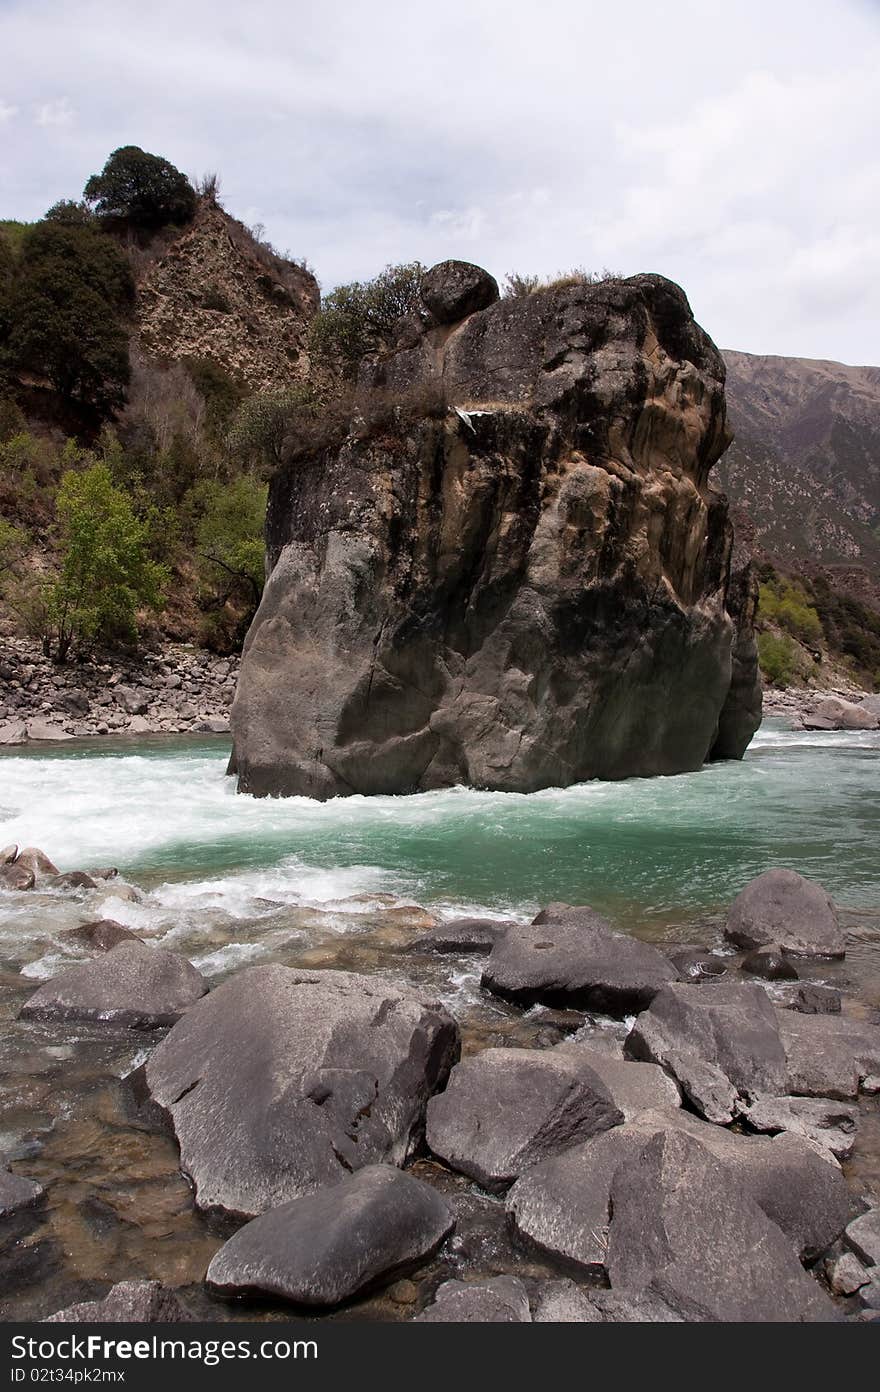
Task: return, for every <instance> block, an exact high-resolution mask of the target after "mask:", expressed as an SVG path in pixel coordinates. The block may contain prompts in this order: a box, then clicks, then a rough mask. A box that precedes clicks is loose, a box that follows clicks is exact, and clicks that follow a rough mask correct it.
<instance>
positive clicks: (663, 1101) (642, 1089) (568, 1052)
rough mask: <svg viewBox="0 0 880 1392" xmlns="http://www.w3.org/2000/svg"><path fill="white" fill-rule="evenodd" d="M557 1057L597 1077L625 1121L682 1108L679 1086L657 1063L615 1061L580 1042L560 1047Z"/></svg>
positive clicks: (555, 1052) (554, 1052)
mask: <svg viewBox="0 0 880 1392" xmlns="http://www.w3.org/2000/svg"><path fill="white" fill-rule="evenodd" d="M553 1057H554V1058H569V1059H571V1060H572V1062H573V1063H574V1064H575V1065H576V1066H581V1065H582V1066H583V1067H585V1068H588V1069H589V1070H590V1072H591V1073H594V1074H595V1075H596V1077H597V1078H598V1079H599V1080H600V1082H602V1084H603V1085H604V1086H605V1088H607V1090H608V1095H609V1097H610V1098H611V1100H612V1102H613V1103H614V1105H615V1107H617V1108H618V1110H619V1111H620V1112H621V1113H622V1114H623V1119H624V1121H634V1120H635V1118H636V1117H637V1116H639V1115H641V1113H642V1112H648V1111H656V1110H662V1109H665V1108H667V1107H680V1106H681V1092H680V1090H679V1087H678V1084H677V1083H676V1081H675V1079H674V1078H671V1077H670V1076H669V1074H668V1073H667V1072H666V1071H665V1069H663V1068H660V1067H659V1066H658V1065H657V1064H656V1063H636V1062H633V1061H631V1060H629V1059H624V1058H614V1057H612V1056H611V1055H610V1054H608V1053H607V1052H602V1051H601V1050H599V1049H596V1048H594V1047H593V1046H592V1045H591V1044H590V1043H588V1042H586V1041H585V1042H583V1043H582V1042H581V1041H580V1040H566V1041H565V1043H563V1044H557V1045H556V1047H555V1048H554V1050H553Z"/></svg>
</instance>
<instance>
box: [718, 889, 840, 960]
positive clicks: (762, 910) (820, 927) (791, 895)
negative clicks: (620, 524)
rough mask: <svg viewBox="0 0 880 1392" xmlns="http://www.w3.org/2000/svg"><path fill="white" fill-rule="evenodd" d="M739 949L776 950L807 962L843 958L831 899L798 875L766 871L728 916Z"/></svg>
mask: <svg viewBox="0 0 880 1392" xmlns="http://www.w3.org/2000/svg"><path fill="white" fill-rule="evenodd" d="M725 935H726V937H728V938H729V939H730V941H731V942H734V943H736V945H737V946H738V947H745V948H760V947H774V946H775V947H778V948H780V949H781V950H782V951H783V952H790V953H793V954H795V955H798V956H805V957H842V956H843V955H844V952H845V950H846V944H845V941H844V936H843V930H842V929H841V927H840V923H839V921H838V917H837V910H836V909H835V907H834V903H833V901H832V899H831V896H830V895H829V894H827V893H826V891H825V890H824V889H823V888H822V886H821V885H820V884H816V883H815V881H814V880H808V879H806V877H805V876H804V875H799V874H797V872H796V871H794V870H768V871H767V872H766V873H765V874H763V875H759V876H758V878H757V879H755V880H752V881H751V883H750V884H747V885H746V887H745V889H744V890H742V891H741V893H739V894H738V895H737V897H736V898H735V899H734V901H733V903H732V904H731V906H730V911H729V913H728V915H727V927H726V928H725Z"/></svg>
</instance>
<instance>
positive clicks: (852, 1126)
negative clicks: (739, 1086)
mask: <svg viewBox="0 0 880 1392" xmlns="http://www.w3.org/2000/svg"><path fill="white" fill-rule="evenodd" d="M740 1116H742V1117H743V1119H744V1120H745V1121H747V1122H748V1123H749V1125H750V1126H751V1127H753V1128H754V1130H755V1131H769V1132H777V1131H791V1132H793V1133H794V1134H795V1135H797V1136H805V1137H806V1138H807V1140H809V1141H812V1142H813V1143H814V1145H817V1146H819V1147H820V1148H821V1149H822V1150H824V1151H827V1152H828V1153H829V1154H830V1155H833V1156H834V1158H835V1160H848V1159H849V1158H850V1156H851V1155H852V1152H853V1147H854V1145H855V1140H856V1127H857V1125H858V1108H856V1107H853V1106H850V1105H849V1104H847V1103H846V1102H835V1101H833V1100H832V1099H831V1098H828V1097H759V1098H758V1099H757V1100H756V1101H755V1102H751V1103H749V1104H748V1105H747V1106H741V1107H740Z"/></svg>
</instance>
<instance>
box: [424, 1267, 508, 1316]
mask: <svg viewBox="0 0 880 1392" xmlns="http://www.w3.org/2000/svg"><path fill="white" fill-rule="evenodd" d="M531 1318H532V1313H531V1310H530V1309H529V1295H528V1291H527V1290H526V1288H525V1286H524V1285H523V1283H522V1281H520V1280H518V1278H517V1277H516V1276H496V1277H495V1278H494V1280H491V1281H444V1283H443V1285H442V1286H440V1287H439V1289H438V1291H437V1294H436V1296H435V1298H434V1303H433V1305H429V1306H428V1308H427V1310H425V1311H424V1312H423V1313H422V1314H421V1315H417V1316H416V1322H417V1323H420V1324H528V1323H530V1321H531Z"/></svg>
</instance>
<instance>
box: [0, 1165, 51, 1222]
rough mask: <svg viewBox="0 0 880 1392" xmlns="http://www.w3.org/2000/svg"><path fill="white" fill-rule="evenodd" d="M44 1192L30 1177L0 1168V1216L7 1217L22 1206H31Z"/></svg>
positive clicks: (36, 1202)
mask: <svg viewBox="0 0 880 1392" xmlns="http://www.w3.org/2000/svg"><path fill="white" fill-rule="evenodd" d="M44 1192H45V1191H44V1190H43V1188H42V1187H41V1185H39V1184H36V1183H34V1181H33V1180H32V1179H25V1178H24V1176H23V1175H17V1174H12V1173H10V1171H9V1170H3V1169H0V1218H9V1217H10V1216H11V1215H12V1214H13V1213H19V1212H20V1211H21V1210H22V1209H23V1208H33V1206H34V1204H38V1203H39V1202H40V1200H41V1199H42V1197H43V1194H44Z"/></svg>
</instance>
